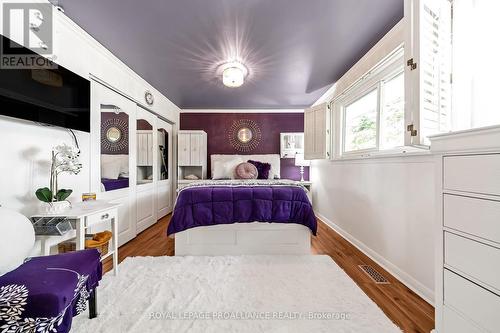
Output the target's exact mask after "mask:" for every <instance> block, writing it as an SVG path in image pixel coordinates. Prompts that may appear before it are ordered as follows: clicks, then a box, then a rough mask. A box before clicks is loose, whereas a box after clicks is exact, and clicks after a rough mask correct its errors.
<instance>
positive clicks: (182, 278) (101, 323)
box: [72, 255, 400, 333]
mask: <svg viewBox="0 0 500 333" xmlns="http://www.w3.org/2000/svg"><path fill="white" fill-rule="evenodd" d="M97 296H98V309H99V317H97V318H95V319H92V320H90V319H88V316H87V313H84V314H82V315H80V316H78V317H76V318H75V319H74V323H73V329H72V332H141V333H143V332H176V333H181V332H218V333H220V332H252V333H256V332H308V333H309V332H356V333H357V332H369V333H373V332H377V333H382V332H400V330H399V329H398V328H397V327H396V326H395V325H394V324H393V323H392V322H391V321H390V320H389V319H388V318H387V317H386V316H385V314H384V313H383V312H382V310H380V309H379V308H378V307H377V305H376V304H375V303H374V302H372V301H371V300H370V299H369V298H368V296H366V295H365V294H364V293H363V291H361V289H359V288H358V286H357V285H356V284H355V283H354V281H352V280H351V279H350V278H349V277H348V276H347V275H346V273H345V272H344V271H343V270H342V269H341V268H340V267H338V266H337V265H336V264H335V262H334V261H333V260H332V259H331V258H330V257H328V256H315V255H310V256H239V257H230V256H223V257H135V258H127V259H126V260H125V261H124V262H123V263H122V264H121V265H120V273H119V275H118V276H117V277H115V276H113V275H112V274H107V275H105V276H104V278H103V280H102V281H101V285H100V287H99V289H98V293H97Z"/></svg>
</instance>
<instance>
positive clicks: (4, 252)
mask: <svg viewBox="0 0 500 333" xmlns="http://www.w3.org/2000/svg"><path fill="white" fill-rule="evenodd" d="M34 243H35V231H34V230H33V225H32V224H31V222H30V220H28V218H27V217H26V216H24V215H22V214H20V213H18V212H15V211H12V210H9V209H6V208H2V207H0V275H3V274H5V273H7V272H10V271H11V270H14V269H15V268H17V267H18V266H19V265H21V264H22V263H23V262H24V259H25V258H26V257H28V256H29V254H30V253H31V250H32V248H33V245H34Z"/></svg>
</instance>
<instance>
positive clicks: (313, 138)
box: [304, 103, 331, 160]
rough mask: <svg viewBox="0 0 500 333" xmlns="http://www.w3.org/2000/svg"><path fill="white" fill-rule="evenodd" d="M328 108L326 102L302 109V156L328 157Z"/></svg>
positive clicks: (311, 158)
mask: <svg viewBox="0 0 500 333" xmlns="http://www.w3.org/2000/svg"><path fill="white" fill-rule="evenodd" d="M330 126H331V124H330V109H329V107H328V104H327V103H323V104H320V105H316V106H313V107H311V108H308V109H306V110H304V158H305V159H306V160H316V159H327V158H330Z"/></svg>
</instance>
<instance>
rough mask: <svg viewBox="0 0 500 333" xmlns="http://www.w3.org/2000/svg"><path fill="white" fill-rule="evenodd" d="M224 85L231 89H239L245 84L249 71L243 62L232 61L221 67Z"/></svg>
mask: <svg viewBox="0 0 500 333" xmlns="http://www.w3.org/2000/svg"><path fill="white" fill-rule="evenodd" d="M220 70H221V71H222V83H223V84H224V85H225V86H226V87H229V88H238V87H241V85H243V83H245V78H246V76H247V75H248V69H247V68H246V67H245V65H243V64H242V63H241V62H238V61H232V62H228V63H225V64H223V65H221V68H220Z"/></svg>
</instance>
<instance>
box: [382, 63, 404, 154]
mask: <svg viewBox="0 0 500 333" xmlns="http://www.w3.org/2000/svg"><path fill="white" fill-rule="evenodd" d="M382 99H383V104H382V110H381V114H380V147H381V149H391V148H394V147H401V146H404V144H405V142H404V141H405V140H404V138H405V137H404V127H405V119H404V115H405V110H404V106H405V80H404V73H399V74H397V75H396V76H395V77H393V78H390V79H389V80H387V81H385V82H383V84H382Z"/></svg>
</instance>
